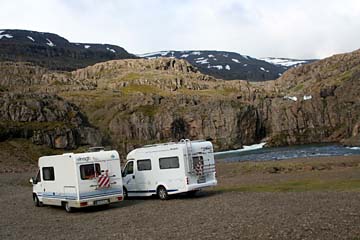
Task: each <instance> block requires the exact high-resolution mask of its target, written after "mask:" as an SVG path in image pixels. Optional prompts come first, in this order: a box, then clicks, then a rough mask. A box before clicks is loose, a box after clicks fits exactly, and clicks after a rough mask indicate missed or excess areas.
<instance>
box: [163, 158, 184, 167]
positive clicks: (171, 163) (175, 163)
mask: <svg viewBox="0 0 360 240" xmlns="http://www.w3.org/2000/svg"><path fill="white" fill-rule="evenodd" d="M159 166H160V169H169V168H179V158H178V157H167V158H159Z"/></svg>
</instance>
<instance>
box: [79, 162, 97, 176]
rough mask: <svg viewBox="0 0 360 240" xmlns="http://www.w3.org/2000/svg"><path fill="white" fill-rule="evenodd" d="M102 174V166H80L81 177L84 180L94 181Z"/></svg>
mask: <svg viewBox="0 0 360 240" xmlns="http://www.w3.org/2000/svg"><path fill="white" fill-rule="evenodd" d="M100 174H101V171H100V164H99V163H95V164H85V165H81V166H80V177H81V179H82V180H87V179H93V178H95V177H97V176H99V175H100Z"/></svg>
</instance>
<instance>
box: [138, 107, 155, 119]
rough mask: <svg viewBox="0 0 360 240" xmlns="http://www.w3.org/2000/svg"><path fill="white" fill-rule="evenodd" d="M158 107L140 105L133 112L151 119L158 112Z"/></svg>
mask: <svg viewBox="0 0 360 240" xmlns="http://www.w3.org/2000/svg"><path fill="white" fill-rule="evenodd" d="M158 110H159V107H157V106H153V105H142V106H139V107H137V108H136V109H135V111H139V112H142V113H143V114H144V115H145V116H149V117H153V116H155V115H156V113H157V112H158Z"/></svg>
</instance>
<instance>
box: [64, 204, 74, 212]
mask: <svg viewBox="0 0 360 240" xmlns="http://www.w3.org/2000/svg"><path fill="white" fill-rule="evenodd" d="M64 205H65V211H66V212H68V213H71V212H72V211H73V208H72V207H70V205H69V203H68V202H66V203H65V204H64Z"/></svg>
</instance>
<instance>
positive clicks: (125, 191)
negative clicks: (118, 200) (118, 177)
mask: <svg viewBox="0 0 360 240" xmlns="http://www.w3.org/2000/svg"><path fill="white" fill-rule="evenodd" d="M123 195H124V199H127V198H128V191H127V189H126V187H124V188H123Z"/></svg>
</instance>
